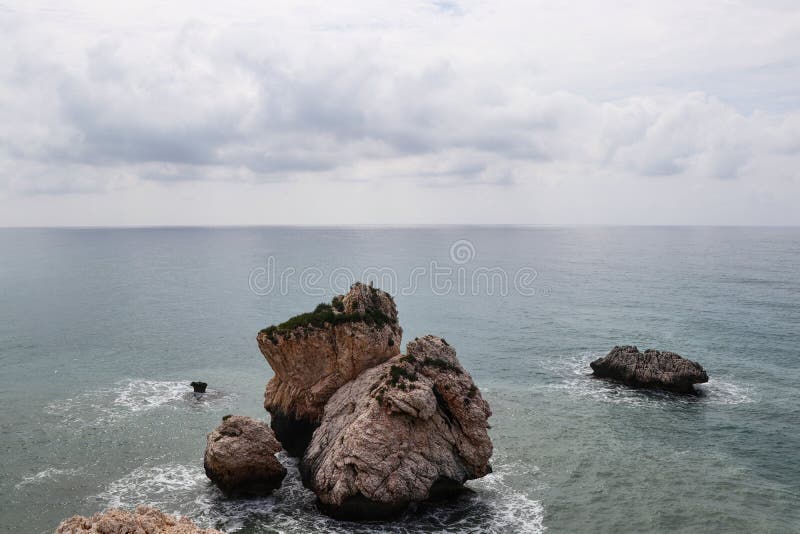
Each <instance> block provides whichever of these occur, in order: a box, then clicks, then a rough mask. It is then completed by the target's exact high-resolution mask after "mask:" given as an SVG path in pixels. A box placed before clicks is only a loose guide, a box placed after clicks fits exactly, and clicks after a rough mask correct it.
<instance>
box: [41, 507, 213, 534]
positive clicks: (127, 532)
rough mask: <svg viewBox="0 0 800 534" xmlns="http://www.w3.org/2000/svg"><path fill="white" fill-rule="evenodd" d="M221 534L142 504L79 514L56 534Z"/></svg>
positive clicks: (64, 522) (59, 528) (64, 524)
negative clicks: (103, 511) (90, 515)
mask: <svg viewBox="0 0 800 534" xmlns="http://www.w3.org/2000/svg"><path fill="white" fill-rule="evenodd" d="M89 532H94V533H98V534H222V532H221V531H219V530H216V529H213V528H207V529H202V528H200V527H198V526H197V525H195V524H194V523H193V522H192V521H190V520H189V519H187V518H185V517H182V518H180V519H179V518H176V517H174V516H171V515H167V514H165V513H162V512H161V511H159V510H157V509H156V508H152V507H150V506H144V505H140V506H137V507H136V511H135V512H129V511H127V510H122V509H119V508H112V509H110V510H108V511H106V512H105V513H97V514H94V515H93V516H92V517H83V516H80V515H76V516H73V517H71V518H70V519H66V520H64V521H63V522H62V523H61V524H60V525H58V527H57V528H56V530H55V534H83V533H89Z"/></svg>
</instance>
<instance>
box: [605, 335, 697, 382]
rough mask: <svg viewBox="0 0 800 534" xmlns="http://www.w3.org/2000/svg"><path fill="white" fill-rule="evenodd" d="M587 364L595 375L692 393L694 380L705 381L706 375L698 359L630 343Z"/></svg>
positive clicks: (615, 348)
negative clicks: (690, 358) (639, 346)
mask: <svg viewBox="0 0 800 534" xmlns="http://www.w3.org/2000/svg"><path fill="white" fill-rule="evenodd" d="M590 365H591V367H592V370H593V371H594V374H595V376H598V377H601V378H611V379H614V380H618V381H620V382H622V383H623V384H627V385H629V386H635V387H643V388H654V389H665V390H668V391H674V392H677V393H692V392H694V384H702V383H704V382H708V375H707V374H706V372H705V370H703V367H702V366H701V365H700V364H699V363H696V362H693V361H691V360H687V359H686V358H683V357H681V356H679V355H677V354H675V353H674V352H661V351H658V350H655V349H648V350H646V351H644V352H639V349H637V348H636V347H633V346H624V347H614V348H613V349H611V352H609V353H608V354H607V355H606V356H605V357H603V358H598V359H597V360H595V361H593V362H592V363H591V364H590Z"/></svg>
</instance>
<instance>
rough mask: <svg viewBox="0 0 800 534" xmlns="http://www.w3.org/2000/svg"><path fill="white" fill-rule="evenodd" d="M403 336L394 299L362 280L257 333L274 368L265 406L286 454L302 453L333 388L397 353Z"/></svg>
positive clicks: (262, 348)
mask: <svg viewBox="0 0 800 534" xmlns="http://www.w3.org/2000/svg"><path fill="white" fill-rule="evenodd" d="M402 334H403V330H402V328H400V325H399V324H398V322H397V308H396V307H395V304H394V300H393V299H392V297H391V296H390V295H389V294H388V293H385V292H383V291H381V290H379V289H375V288H373V287H372V286H371V285H369V286H368V285H365V284H361V283H356V284H354V285H353V286H352V287H351V288H350V291H349V292H348V293H347V294H346V295H339V296H337V297H334V299H333V301H332V302H331V304H320V305H319V306H317V308H316V310H314V311H313V312H311V313H305V314H302V315H298V316H296V317H293V318H291V319H289V320H288V321H286V322H285V323H282V324H280V325H277V326H271V327H269V328H266V329H264V330H262V331H261V332H259V334H258V338H257V339H258V346H259V349H261V353H262V354H263V355H264V357H265V358H266V359H267V362H269V365H270V366H271V367H272V369H273V370H274V371H275V376H274V377H273V378H272V379H271V380H270V381H269V383H268V384H267V389H266V392H265V393H264V407H265V408H266V409H267V411H269V412H270V414H271V416H272V418H271V426H272V428H273V430H274V431H275V434H276V435H277V437H278V439H279V440H280V442H281V443H282V444H283V447H284V449H286V451H287V452H288V453H289V454H291V455H293V456H301V455H302V454H303V451H304V450H305V448H306V446H307V445H308V442H309V441H310V440H311V434H312V433H313V432H314V429H315V428H316V427H317V426H318V425H319V421H320V419H321V417H322V411H323V408H324V406H325V403H326V402H327V401H328V399H329V398H330V397H331V395H333V394H334V392H335V391H336V390H337V389H339V388H340V387H341V386H342V385H343V384H345V383H346V382H349V381H350V380H352V379H354V378H355V377H357V376H358V375H359V374H361V372H362V371H364V370H365V369H369V368H370V367H374V366H375V365H378V364H380V363H382V362H384V361H386V360H388V359H389V358H392V357H394V356H397V355H399V354H400V341H401V337H402Z"/></svg>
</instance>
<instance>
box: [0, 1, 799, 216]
mask: <svg viewBox="0 0 800 534" xmlns="http://www.w3.org/2000/svg"><path fill="white" fill-rule="evenodd" d="M711 21H713V23H711ZM0 26H2V27H1V28H0V29H1V30H2V31H3V32H4V34H5V39H6V40H7V42H8V43H9V44H10V45H11V46H9V47H6V48H4V49H3V50H2V51H0V189H4V198H5V200H3V201H2V202H4V203H6V206H7V207H8V203H10V202H14V203H16V204H17V205H25V204H26V203H27V205H29V206H36V205H39V204H37V202H39V201H35V200H32V199H31V198H29V197H30V196H31V195H41V194H47V195H56V194H58V195H61V196H64V195H63V194H64V193H73V194H81V195H95V198H96V200H97V201H103V198H105V201H112V197H113V198H114V199H115V200H113V201H114V202H125V201H124V200H121V198H129V199H134V198H140V197H141V195H139V194H138V193H137V191H140V192H141V191H148V192H152V191H153V189H152V187H157V188H158V187H160V188H162V190H163V191H166V192H167V196H169V195H170V193H169V191H175V188H176V187H180V188H182V189H183V190H190V189H191V188H193V187H194V188H196V189H197V191H201V190H204V191H205V190H207V188H205V187H204V186H201V185H200V184H202V183H204V182H211V183H218V184H220V185H219V187H222V188H224V187H226V186H225V184H228V186H227V187H229V188H230V189H229V191H230V192H231V195H234V192H235V191H239V192H241V191H243V190H242V187H241V186H239V185H235V184H244V185H243V186H244V187H245V188H246V187H249V185H248V184H261V183H265V184H270V183H272V184H279V183H293V184H303V187H304V188H305V189H306V190H307V189H308V187H317V188H319V189H320V190H325V191H328V192H329V193H330V194H331V195H333V196H332V197H331V199H336V200H338V201H343V200H345V199H346V198H348V197H349V196H351V195H352V194H353V191H358V190H359V189H357V188H355V187H354V186H352V185H348V184H354V183H363V184H372V186H374V187H375V188H377V189H380V188H383V187H389V188H390V189H391V188H393V187H394V185H386V184H395V183H398V182H399V183H403V184H405V185H404V186H403V187H405V190H404V196H406V197H407V200H409V201H412V199H415V200H416V201H417V202H419V201H420V199H421V198H422V197H423V196H424V195H430V194H435V193H432V192H431V189H430V187H429V186H436V187H447V188H449V189H450V190H454V189H463V188H466V190H469V189H470V188H474V187H476V186H477V187H496V188H497V192H496V193H493V196H496V198H502V199H503V200H501V202H503V203H505V205H506V206H507V207H508V209H513V210H517V211H513V212H510V211H508V210H502V211H499V212H498V213H497V220H496V221H495V222H570V220H571V219H570V218H569V217H566V218H565V217H561V216H560V215H563V214H564V213H565V212H566V211H565V209H566V208H568V207H570V206H575V205H577V204H582V203H583V202H584V196H585V195H586V194H588V192H589V191H594V193H593V196H594V198H596V199H598V200H599V199H600V198H601V197H602V196H603V193H602V191H603V188H605V190H606V191H611V190H614V191H616V194H620V193H621V194H622V195H623V199H624V200H625V201H626V202H629V203H632V204H636V203H643V202H646V201H647V200H648V199H649V198H651V196H652V191H655V190H657V189H658V188H660V187H662V186H661V185H660V184H661V183H665V184H669V185H668V187H673V188H680V189H683V190H684V191H693V193H692V195H694V196H695V197H697V195H699V198H700V200H702V199H703V195H706V194H708V195H712V194H713V195H714V197H713V199H712V198H711V197H710V196H709V197H708V198H707V200H708V204H709V205H713V206H714V210H712V211H709V212H707V213H706V215H707V219H706V220H705V222H719V221H730V220H732V219H731V215H732V214H734V213H742V212H743V210H742V209H741V208H742V206H741V205H739V204H736V203H737V202H738V203H742V202H747V200H746V198H747V195H744V194H743V193H742V191H747V190H750V191H752V192H753V194H755V193H756V190H757V191H759V192H760V193H763V192H764V191H765V190H766V191H768V192H769V191H774V193H775V194H774V195H772V196H771V197H770V198H771V200H770V199H767V200H766V201H765V203H764V204H763V205H764V206H766V207H764V208H763V209H765V210H769V209H770V207H769V206H770V202H772V203H773V204H774V203H775V202H778V201H780V202H785V201H786V199H787V198H789V199H791V198H793V195H796V194H797V191H798V181H800V180H799V178H800V177H799V176H798V173H799V172H800V171H797V170H795V169H800V165H798V164H799V163H800V141H798V139H800V102H797V101H795V98H796V95H797V94H800V79H798V78H797V77H796V76H792V75H788V74H787V72H788V71H787V65H800V57H798V54H800V52H798V51H800V31H799V30H800V10H799V9H796V8H795V7H794V6H793V5H790V4H787V3H783V2H772V3H763V2H759V3H756V2H745V1H740V2H736V3H733V4H731V3H730V2H705V3H702V5H699V4H698V3H689V2H674V3H669V4H667V3H663V2H637V3H634V4H631V5H626V6H621V7H620V6H618V5H617V3H608V4H607V5H605V6H602V8H601V7H600V3H597V2H574V3H571V4H570V5H569V7H560V8H558V9H555V8H553V7H551V6H550V4H549V3H544V2H534V3H531V2H524V3H519V4H513V3H502V4H495V3H488V2H487V3H484V2H458V3H456V2H431V3H426V2H419V3H409V4H404V3H403V4H402V5H399V4H398V3H391V2H385V3H382V2H379V3H374V2H372V3H368V4H363V3H355V2H354V3H345V4H338V5H337V7H336V8H333V7H332V6H331V5H330V4H327V3H316V2H312V3H306V4H302V3H286V4H283V3H269V5H268V6H267V5H262V4H255V5H253V4H240V3H239V2H226V3H225V4H224V5H222V4H219V3H214V4H208V5H206V4H202V3H195V2H193V3H188V4H184V5H181V4H180V3H170V4H169V5H166V6H164V5H162V4H160V3H159V4H155V3H154V4H150V3H148V2H141V3H137V4H135V5H127V6H116V5H111V4H108V3H84V2H74V3H68V2H58V3H55V4H50V5H46V4H45V3H35V2H34V3H29V2H26V3H24V4H23V3H19V5H16V6H12V7H11V8H10V9H9V10H7V11H6V12H5V14H4V16H3V20H2V22H0ZM789 70H791V69H789ZM734 81H735V83H733V82H734ZM620 183H626V184H636V185H635V186H633V187H632V186H630V185H628V186H627V187H624V188H623V189H622V190H621V191H620V190H617V187H618V186H619V184H620ZM734 183H736V185H733V184H734ZM159 184H163V185H159ZM178 184H180V185H178ZM309 184H311V185H309ZM639 184H641V185H639ZM214 187H217V186H214ZM289 187H295V186H289ZM297 187H299V185H297ZM664 187H667V186H664ZM698 187H699V188H698ZM163 188H166V189H163ZM598 188H599V191H600V192H598ZM215 190H216V189H215ZM112 191H122V193H120V195H122V196H121V197H120V196H116V197H115V196H113V195H110V192H112ZM125 191H127V193H125ZM148 194H149V193H148ZM216 194H217V196H219V195H220V193H219V191H217V193H216ZM364 194H369V190H365V192H364ZM465 194H466V195H467V198H469V193H465ZM103 195H105V197H103ZM125 195H128V196H127V197H125ZM408 195H411V196H408ZM525 195H529V197H527V199H528V201H529V202H528V206H530V205H534V204H537V203H538V200H537V199H534V198H533V197H534V196H535V197H539V198H544V197H546V198H547V199H548V201H547V206H543V209H542V211H541V213H539V214H534V215H533V216H531V213H530V210H528V209H526V204H525V203H524V200H525V198H526V197H525ZM720 195H721V196H722V198H723V199H724V198H726V195H728V196H729V199H730V202H731V204H730V205H729V206H728V205H726V204H725V203H724V202H722V203H720V202H719V199H720ZM67 196H68V195H67ZM234 196H235V195H234ZM520 197H522V198H521V199H520ZM662 198H664V199H665V201H666V200H668V198H669V197H665V196H663V195H662ZM131 201H132V202H133V200H131ZM390 201H391V200H390ZM672 201H673V202H674V203H675V205H676V207H679V206H681V205H686V204H685V202H686V200H685V198H684V196H675V197H674V198H673V200H672ZM48 202H49V201H48ZM60 202H61V203H62V205H66V203H68V202H72V201H70V200H61V201H60ZM519 202H522V203H521V204H518V203H519ZM57 205H58V203H56V206H57ZM550 206H553V208H554V209H557V208H561V211H554V212H552V213H551V212H550ZM773 207H774V206H773ZM31 209H34V215H28V216H26V217H25V221H20V220H18V219H17V218H15V217H18V215H13V214H15V213H16V214H18V213H19V210H12V209H8V210H6V213H7V215H5V216H0V224H31V222H29V219H30V217H34V218H35V209H38V208H35V207H32V208H31ZM398 209H399V207H398ZM431 209H432V208H431ZM388 211H389V212H391V210H388ZM68 212H69V210H67V209H66V208H65V209H64V214H65V215H64V216H65V217H66V214H67V213H68ZM474 212H475V209H471V210H470V213H474ZM747 212H748V214H749V215H748V217H749V219H748V220H747V221H744V222H748V221H749V222H765V221H768V220H769V221H772V222H774V213H766V212H765V213H761V212H759V211H756V212H752V210H748V211H747ZM310 213H311V212H310V208H308V207H306V206H303V205H302V202H300V201H298V205H297V206H294V209H293V210H290V211H289V213H288V220H285V221H282V220H275V219H273V218H272V217H267V218H261V219H259V218H256V219H255V220H250V219H248V222H295V223H297V222H312V221H308V220H307V219H308V218H309V216H310ZM386 213H387V212H384V214H383V215H385V214H386ZM399 213H408V212H407V211H406V212H403V211H402V210H401V211H399ZM9 214H12V215H9ZM559 214H560V215H559ZM673 214H674V216H673V219H671V220H670V221H665V222H677V223H680V222H688V221H690V220H693V219H692V216H689V215H688V214H681V213H680V210H673ZM42 215H43V218H42V221H43V224H50V223H53V224H61V223H62V221H63V220H65V219H63V218H62V217H61V216H60V215H59V214H58V213H56V214H53V213H52V212H48V213H47V214H46V215H47V216H44V215H45V214H42ZM383 215H382V214H380V213H378V214H369V215H368V216H367V215H365V218H364V219H363V220H348V221H336V220H331V222H404V221H402V220H398V221H384V220H383V219H382V218H381V217H382V216H383ZM435 215H436V216H435V217H434V216H433V214H432V213H420V214H410V215H409V217H410V219H409V220H408V221H407V222H421V221H425V220H430V222H447V220H448V219H445V220H438V219H439V218H440V217H441V216H442V214H441V213H440V214H435ZM556 215H559V216H556ZM229 216H230V222H240V220H239V219H238V218H237V217H238V214H237V213H236V210H235V208H231V211H230V212H229ZM461 216H462V215H461V213H459V212H457V211H454V212H453V214H452V217H461ZM104 217H106V218H102V219H98V224H113V223H114V217H113V216H110V215H108V216H107V215H104ZM109 217H110V218H109ZM157 217H161V218H156V219H154V220H153V221H152V222H153V223H159V222H164V220H163V214H160V215H157ZM434 219H436V220H434ZM574 220H575V222H593V221H594V222H607V219H604V218H603V217H602V216H599V215H598V216H597V217H596V218H594V219H592V218H591V217H587V216H586V215H585V214H584V215H582V216H580V217H575V218H574ZM782 220H783V219H782ZM785 220H786V221H787V222H800V220H798V219H797V218H796V217H794V218H793V217H790V216H787V217H786V218H785ZM119 222H121V220H120V221H119ZM453 222H492V221H491V220H480V221H479V220H477V219H476V218H475V216H470V217H467V218H461V219H455V220H454V221H453ZM700 222H702V221H700Z"/></svg>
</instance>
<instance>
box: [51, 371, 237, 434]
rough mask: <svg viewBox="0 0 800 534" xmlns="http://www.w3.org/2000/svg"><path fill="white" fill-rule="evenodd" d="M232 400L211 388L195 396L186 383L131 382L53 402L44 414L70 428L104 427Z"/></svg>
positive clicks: (227, 402)
mask: <svg viewBox="0 0 800 534" xmlns="http://www.w3.org/2000/svg"><path fill="white" fill-rule="evenodd" d="M233 399H235V396H234V395H231V394H227V393H223V392H221V391H219V390H215V389H211V388H209V389H208V390H207V392H206V393H204V394H195V393H194V392H193V391H192V390H191V389H190V387H189V385H188V383H185V382H172V381H163V380H143V379H134V380H125V381H121V382H117V383H116V384H114V386H113V387H111V388H105V389H99V390H95V391H90V392H87V393H83V394H80V395H78V396H76V397H73V398H69V399H63V400H58V401H53V402H51V403H50V404H48V405H47V406H46V407H45V412H46V413H47V414H49V415H54V416H58V417H59V418H61V419H62V421H64V422H67V423H70V424H107V423H113V422H115V421H118V420H120V419H123V418H126V417H129V416H131V415H135V414H138V413H141V412H147V411H150V410H153V409H156V408H180V407H183V408H187V407H188V408H192V409H203V408H205V407H219V406H220V405H223V406H224V405H227V404H230V402H231V401H232V400H233Z"/></svg>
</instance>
